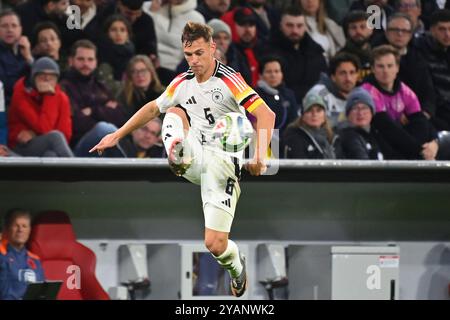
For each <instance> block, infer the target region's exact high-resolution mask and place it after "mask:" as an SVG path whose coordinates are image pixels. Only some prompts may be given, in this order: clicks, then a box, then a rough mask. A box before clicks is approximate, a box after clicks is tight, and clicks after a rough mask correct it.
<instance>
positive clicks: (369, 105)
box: [339, 88, 395, 160]
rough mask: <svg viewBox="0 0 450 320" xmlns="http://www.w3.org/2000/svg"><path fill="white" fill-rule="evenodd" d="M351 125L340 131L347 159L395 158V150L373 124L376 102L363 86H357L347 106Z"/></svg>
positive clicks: (343, 150)
mask: <svg viewBox="0 0 450 320" xmlns="http://www.w3.org/2000/svg"><path fill="white" fill-rule="evenodd" d="M345 110H346V114H347V119H348V122H349V126H347V127H346V128H344V129H342V130H341V131H339V137H340V139H341V146H342V153H343V155H344V157H345V159H359V160H384V159H395V156H394V154H395V152H394V150H393V149H392V148H391V147H390V146H389V145H388V143H387V142H386V141H384V139H383V137H382V136H381V135H380V133H379V132H378V131H377V130H376V129H375V128H373V127H372V126H371V122H372V118H373V116H374V115H375V102H374V101H373V99H372V97H371V96H370V94H369V93H368V92H367V91H366V90H364V89H363V88H355V89H354V90H353V91H352V92H351V93H350V95H349V97H348V100H347V103H346V106H345Z"/></svg>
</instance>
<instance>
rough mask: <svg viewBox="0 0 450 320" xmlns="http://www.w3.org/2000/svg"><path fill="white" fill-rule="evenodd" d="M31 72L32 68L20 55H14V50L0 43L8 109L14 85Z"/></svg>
mask: <svg viewBox="0 0 450 320" xmlns="http://www.w3.org/2000/svg"><path fill="white" fill-rule="evenodd" d="M29 70H30V66H29V65H28V63H27V62H26V61H25V59H24V58H23V57H22V55H21V54H20V53H18V54H17V55H16V54H14V52H13V50H11V49H10V48H8V47H6V46H5V45H4V44H3V43H1V42H0V81H1V82H3V88H4V94H5V103H6V109H7V108H8V106H9V102H10V101H11V97H12V94H13V88H14V84H15V83H16V81H17V80H19V78H21V77H23V76H25V75H26V74H27V73H28V72H29Z"/></svg>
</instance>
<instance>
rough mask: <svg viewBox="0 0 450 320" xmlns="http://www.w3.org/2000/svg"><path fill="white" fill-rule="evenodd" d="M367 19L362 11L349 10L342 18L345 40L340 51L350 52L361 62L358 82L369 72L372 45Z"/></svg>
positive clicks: (371, 30) (371, 31) (370, 30)
mask: <svg viewBox="0 0 450 320" xmlns="http://www.w3.org/2000/svg"><path fill="white" fill-rule="evenodd" d="M367 19H368V15H367V13H365V12H364V11H354V12H350V13H349V14H348V15H347V16H346V17H345V19H344V32H345V35H346V37H347V42H346V44H345V47H344V48H343V49H342V50H341V52H347V53H351V54H353V55H355V56H357V57H358V58H359V61H360V63H361V69H360V73H359V77H358V81H359V82H361V81H362V80H363V79H364V78H365V77H366V76H367V75H369V74H370V73H371V68H370V56H371V52H372V46H371V44H370V39H371V37H372V34H373V29H371V28H369V27H368V25H367Z"/></svg>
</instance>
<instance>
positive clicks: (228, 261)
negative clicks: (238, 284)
mask: <svg viewBox="0 0 450 320" xmlns="http://www.w3.org/2000/svg"><path fill="white" fill-rule="evenodd" d="M212 256H213V257H214V258H215V259H216V260H217V262H218V263H219V264H220V265H221V266H222V267H224V268H225V269H227V270H228V272H229V274H230V276H231V278H232V279H236V278H237V277H239V275H240V274H241V272H242V269H243V266H242V263H241V259H240V258H239V248H238V246H237V245H236V243H234V241H232V240H230V239H228V246H227V249H226V250H225V252H224V253H222V254H221V255H220V256H218V257H216V256H215V255H212Z"/></svg>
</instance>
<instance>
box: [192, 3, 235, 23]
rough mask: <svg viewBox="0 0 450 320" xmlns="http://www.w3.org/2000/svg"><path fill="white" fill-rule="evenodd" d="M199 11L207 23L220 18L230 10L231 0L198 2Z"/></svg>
mask: <svg viewBox="0 0 450 320" xmlns="http://www.w3.org/2000/svg"><path fill="white" fill-rule="evenodd" d="M198 2H199V3H198V6H197V9H196V10H197V11H198V12H200V13H201V14H202V15H203V17H204V18H205V21H206V22H209V21H210V20H211V19H220V17H221V16H222V15H223V14H224V13H225V12H227V11H228V9H230V3H231V1H230V0H204V1H198Z"/></svg>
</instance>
